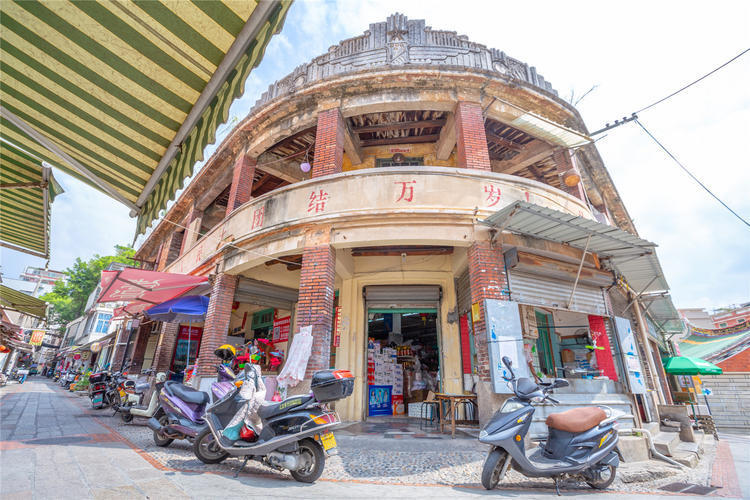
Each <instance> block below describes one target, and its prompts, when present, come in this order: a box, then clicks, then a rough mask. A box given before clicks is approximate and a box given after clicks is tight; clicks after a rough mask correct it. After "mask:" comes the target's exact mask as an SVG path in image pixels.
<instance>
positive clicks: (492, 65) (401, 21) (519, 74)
mask: <svg viewBox="0 0 750 500" xmlns="http://www.w3.org/2000/svg"><path fill="white" fill-rule="evenodd" d="M385 65H391V66H401V65H413V66H417V65H419V66H451V67H457V68H460V67H464V68H467V69H468V70H472V69H474V70H483V71H490V72H495V73H497V74H498V75H501V76H504V77H506V78H512V79H514V80H520V81H523V82H526V83H530V84H532V85H535V86H537V87H539V88H541V89H542V90H545V91H547V92H550V93H552V94H554V95H557V92H556V91H555V90H554V89H553V88H552V85H550V84H549V82H547V81H545V80H544V78H542V76H541V75H539V74H538V73H537V72H536V68H534V67H533V66H529V65H528V64H525V63H523V62H521V61H519V60H517V59H513V58H512V57H509V56H508V55H506V54H505V53H504V52H502V51H500V50H497V49H488V48H487V47H486V46H484V45H482V44H479V43H475V42H472V41H470V40H469V39H468V37H466V36H464V35H458V34H457V33H456V32H455V31H443V30H433V29H432V28H431V27H430V26H425V21H424V20H423V19H408V18H407V17H406V16H405V15H403V14H398V13H396V14H393V15H391V16H388V19H386V21H385V22H381V23H373V24H371V25H370V29H368V30H367V31H365V33H364V34H362V35H360V36H358V37H354V38H349V39H347V40H344V41H342V42H340V43H339V44H338V45H333V46H332V47H331V48H330V49H328V52H326V53H325V54H323V55H321V56H318V57H316V58H315V59H313V60H312V61H311V62H310V63H308V64H303V65H302V66H299V67H297V68H296V69H295V70H294V72H293V73H292V74H290V75H287V76H286V77H284V78H282V79H281V80H279V81H278V82H276V83H274V84H272V85H270V86H269V87H268V90H267V91H266V92H265V93H263V95H262V96H261V97H260V99H258V101H257V102H256V103H255V107H254V108H253V111H254V110H255V109H257V108H259V107H261V106H263V105H265V104H266V103H267V102H269V101H271V100H272V99H275V98H277V97H280V96H283V95H286V94H290V93H294V92H296V91H297V90H299V88H300V87H302V86H304V85H308V84H311V83H314V82H316V81H318V80H321V79H323V78H327V77H330V76H334V75H340V74H345V73H348V72H352V71H362V70H366V69H368V68H371V69H373V70H375V69H377V68H378V67H380V66H385ZM251 112H252V111H251Z"/></svg>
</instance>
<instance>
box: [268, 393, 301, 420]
mask: <svg viewBox="0 0 750 500" xmlns="http://www.w3.org/2000/svg"><path fill="white" fill-rule="evenodd" d="M312 399H313V398H312V396H292V397H290V398H286V399H285V400H284V401H280V402H278V403H271V402H268V401H264V402H263V404H262V405H261V406H260V408H258V416H259V417H260V418H262V419H263V420H267V419H269V418H272V417H275V416H277V415H281V414H282V413H286V412H287V411H289V410H291V409H292V408H296V407H298V406H302V405H303V404H306V403H308V402H310V401H311V400H312Z"/></svg>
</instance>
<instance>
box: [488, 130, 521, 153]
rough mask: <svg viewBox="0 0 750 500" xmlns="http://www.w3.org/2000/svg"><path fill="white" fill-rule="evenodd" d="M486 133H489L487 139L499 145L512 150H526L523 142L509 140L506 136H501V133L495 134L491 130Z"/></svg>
mask: <svg viewBox="0 0 750 500" xmlns="http://www.w3.org/2000/svg"><path fill="white" fill-rule="evenodd" d="M485 135H487V141H489V142H493V143H495V144H497V145H498V146H502V147H504V148H508V149H510V150H511V151H517V152H519V153H520V152H521V151H523V150H524V145H523V144H518V143H517V142H513V141H511V140H508V139H506V138H505V137H500V136H499V135H495V134H493V133H492V132H489V131H486V132H485Z"/></svg>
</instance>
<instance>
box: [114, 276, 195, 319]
mask: <svg viewBox="0 0 750 500" xmlns="http://www.w3.org/2000/svg"><path fill="white" fill-rule="evenodd" d="M207 282H208V278H206V277H204V276H190V275H187V274H173V273H160V272H157V271H145V270H143V269H133V268H126V269H123V270H121V271H102V281H101V286H102V293H101V294H100V295H99V302H130V304H128V305H126V306H125V307H124V308H123V310H124V311H123V312H125V313H128V314H131V315H136V314H138V313H139V312H141V311H143V310H145V309H148V308H149V307H152V306H155V305H157V304H161V303H162V302H166V301H168V300H170V299H173V298H175V297H177V296H179V295H182V294H183V293H185V292H187V291H188V290H191V289H193V288H195V287H196V286H198V285H202V284H204V283H207Z"/></svg>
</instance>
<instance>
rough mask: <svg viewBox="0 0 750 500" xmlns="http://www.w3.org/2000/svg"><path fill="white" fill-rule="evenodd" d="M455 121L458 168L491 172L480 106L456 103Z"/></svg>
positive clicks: (471, 103)
mask: <svg viewBox="0 0 750 500" xmlns="http://www.w3.org/2000/svg"><path fill="white" fill-rule="evenodd" d="M455 120H456V146H457V152H458V154H457V156H456V160H457V162H458V166H459V167H461V168H476V169H478V170H492V166H491V165H490V153H489V149H488V148H487V135H486V134H485V132H484V116H483V114H482V106H480V105H479V103H476V102H467V101H458V104H456V112H455Z"/></svg>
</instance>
